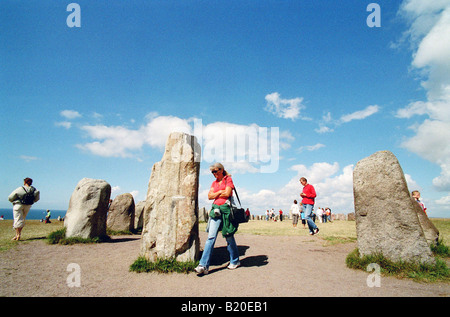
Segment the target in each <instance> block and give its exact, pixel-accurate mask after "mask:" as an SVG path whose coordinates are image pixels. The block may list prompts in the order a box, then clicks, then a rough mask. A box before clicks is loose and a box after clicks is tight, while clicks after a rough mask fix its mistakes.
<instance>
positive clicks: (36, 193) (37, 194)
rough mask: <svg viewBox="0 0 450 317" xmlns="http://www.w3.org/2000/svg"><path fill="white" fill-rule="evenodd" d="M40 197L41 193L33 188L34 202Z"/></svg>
mask: <svg viewBox="0 0 450 317" xmlns="http://www.w3.org/2000/svg"><path fill="white" fill-rule="evenodd" d="M40 198H41V193H40V192H39V191H38V190H37V189H35V192H34V202H37V201H38V200H39V199H40Z"/></svg>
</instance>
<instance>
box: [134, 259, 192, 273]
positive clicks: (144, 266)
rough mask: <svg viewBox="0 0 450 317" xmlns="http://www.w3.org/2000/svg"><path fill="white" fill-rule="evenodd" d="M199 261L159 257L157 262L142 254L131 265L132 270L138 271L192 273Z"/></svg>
mask: <svg viewBox="0 0 450 317" xmlns="http://www.w3.org/2000/svg"><path fill="white" fill-rule="evenodd" d="M197 265H198V261H187V262H179V261H177V260H175V259H173V258H172V259H157V260H156V261H155V262H151V261H149V260H147V259H146V258H145V257H143V256H140V257H138V258H137V260H136V261H134V263H133V264H131V266H130V272H137V273H143V272H145V273H148V272H158V273H173V272H176V273H185V274H187V273H190V272H193V271H194V269H195V268H196V267H197Z"/></svg>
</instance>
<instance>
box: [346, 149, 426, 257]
mask: <svg viewBox="0 0 450 317" xmlns="http://www.w3.org/2000/svg"><path fill="white" fill-rule="evenodd" d="M353 191H354V200H355V216H356V231H357V239H358V249H359V252H360V254H361V255H369V254H377V253H382V254H383V255H384V256H385V257H387V258H389V259H391V260H394V261H398V260H403V261H412V262H423V263H424V262H428V263H432V262H434V258H433V256H432V253H431V250H430V247H429V245H428V243H427V241H426V239H425V235H424V232H423V230H422V227H421V225H420V222H419V218H418V216H417V213H416V211H415V206H414V204H413V201H412V200H411V198H410V194H409V190H408V186H407V184H406V180H405V176H404V174H403V170H402V168H401V166H400V164H399V162H398V160H397V158H396V157H395V156H394V155H393V154H392V153H391V152H389V151H380V152H376V153H375V154H373V155H371V156H369V157H367V158H365V159H363V160H361V161H359V162H358V163H357V164H356V166H355V169H354V171H353Z"/></svg>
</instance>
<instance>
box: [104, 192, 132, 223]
mask: <svg viewBox="0 0 450 317" xmlns="http://www.w3.org/2000/svg"><path fill="white" fill-rule="evenodd" d="M134 209H135V205H134V198H133V195H131V194H130V193H126V194H122V195H118V196H117V197H116V198H114V200H113V202H112V203H111V206H109V211H108V220H107V226H108V228H109V229H111V230H114V231H133V229H134Z"/></svg>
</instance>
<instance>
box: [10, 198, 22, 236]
mask: <svg viewBox="0 0 450 317" xmlns="http://www.w3.org/2000/svg"><path fill="white" fill-rule="evenodd" d="M13 216H14V222H13V228H14V229H15V230H16V235H15V236H14V238H12V240H19V239H20V232H21V231H22V227H23V225H24V216H23V205H21V204H15V205H14V206H13Z"/></svg>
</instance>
